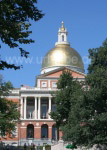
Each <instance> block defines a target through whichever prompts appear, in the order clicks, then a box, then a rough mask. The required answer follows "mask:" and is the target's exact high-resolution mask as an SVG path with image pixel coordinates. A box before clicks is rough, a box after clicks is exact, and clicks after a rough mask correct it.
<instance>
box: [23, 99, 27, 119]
mask: <svg viewBox="0 0 107 150" xmlns="http://www.w3.org/2000/svg"><path fill="white" fill-rule="evenodd" d="M26 100H27V99H26V97H24V119H26Z"/></svg>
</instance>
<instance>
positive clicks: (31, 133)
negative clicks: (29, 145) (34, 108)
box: [27, 124, 34, 138]
mask: <svg viewBox="0 0 107 150" xmlns="http://www.w3.org/2000/svg"><path fill="white" fill-rule="evenodd" d="M27 138H34V125H33V124H29V125H28V126H27Z"/></svg>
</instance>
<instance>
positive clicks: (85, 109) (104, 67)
mask: <svg viewBox="0 0 107 150" xmlns="http://www.w3.org/2000/svg"><path fill="white" fill-rule="evenodd" d="M89 58H90V59H91V63H90V65H89V67H88V75H87V77H86V79H85V83H83V84H78V83H77V82H76V83H74V86H73V88H74V89H76V90H75V91H73V92H71V91H70V92H68V90H67V91H66V90H65V89H67V88H68V86H64V87H65V88H63V90H62V91H63V92H62V95H63V93H66V99H68V101H69V102H70V103H69V104H70V105H69V106H68V105H66V104H65V102H64V99H65V98H63V99H62V101H63V102H64V103H63V102H62V104H63V105H62V111H61V112H59V111H56V114H53V116H52V117H53V118H54V119H55V120H56V121H57V122H58V121H60V120H62V122H61V121H60V122H61V123H60V124H59V126H60V128H61V130H62V131H63V139H64V140H67V141H72V142H73V143H75V144H76V145H79V146H93V145H95V144H96V145H97V146H99V147H100V148H101V147H102V145H105V146H107V40H105V41H104V43H103V45H102V46H100V47H99V48H95V49H90V50H89ZM62 76H63V75H62ZM61 79H62V78H60V80H59V81H60V82H61V83H63V80H61ZM71 79H72V77H71ZM65 80H66V83H67V82H68V81H67V80H68V79H67V78H66V79H65ZM59 81H58V82H59ZM65 85H66V84H65ZM77 85H79V86H80V87H79V86H77ZM69 89H72V85H69ZM57 93H61V88H60V89H59V90H58V91H57ZM57 93H56V95H55V101H56V102H57V101H60V100H61V98H62V97H61V94H60V95H59V97H58V94H57ZM59 106H60V104H59V103H57V110H58V108H59ZM63 108H64V109H63ZM60 109H61V108H60ZM65 110H67V115H66V117H65V118H64V117H63V112H64V113H65ZM58 113H59V114H58ZM54 115H56V116H62V118H61V119H60V118H58V117H56V116H54ZM56 118H57V119H56ZM63 121H66V122H65V123H63ZM103 148H104V147H103ZM106 148H107V147H106Z"/></svg>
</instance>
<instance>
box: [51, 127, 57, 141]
mask: <svg viewBox="0 0 107 150" xmlns="http://www.w3.org/2000/svg"><path fill="white" fill-rule="evenodd" d="M52 139H53V140H57V139H58V130H57V128H56V125H55V124H54V125H53V126H52Z"/></svg>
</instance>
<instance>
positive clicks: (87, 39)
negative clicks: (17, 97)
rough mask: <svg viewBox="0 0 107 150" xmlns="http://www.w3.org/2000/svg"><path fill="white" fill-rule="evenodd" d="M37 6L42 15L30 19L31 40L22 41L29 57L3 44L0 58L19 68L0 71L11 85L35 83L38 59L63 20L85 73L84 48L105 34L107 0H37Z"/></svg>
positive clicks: (97, 43) (50, 45) (52, 41)
mask: <svg viewBox="0 0 107 150" xmlns="http://www.w3.org/2000/svg"><path fill="white" fill-rule="evenodd" d="M37 7H38V8H39V9H40V10H42V12H43V13H44V14H45V16H44V17H43V18H42V19H41V20H39V21H38V22H33V21H32V22H31V24H32V26H31V28H30V29H31V30H32V35H31V36H30V37H31V38H32V39H34V40H35V43H33V44H30V45H22V47H23V48H25V49H27V50H28V51H29V52H30V55H29V58H28V59H25V58H21V57H20V54H19V53H18V50H17V49H9V47H8V46H6V45H3V47H2V50H0V54H1V58H2V59H4V60H6V61H7V62H10V63H12V62H13V63H15V64H16V65H23V68H22V69H20V70H17V71H15V70H13V69H5V70H3V71H0V74H2V75H3V78H4V80H5V81H11V82H12V84H13V86H14V87H18V88H19V87H20V85H22V84H24V85H29V86H35V79H36V76H37V75H39V74H40V70H41V64H42V59H43V57H44V56H45V55H46V53H47V52H48V51H49V50H50V49H52V48H54V47H55V42H57V32H58V29H59V28H60V26H61V22H62V21H64V23H65V27H66V28H67V31H68V33H69V34H68V41H69V42H70V45H71V47H72V48H74V49H76V50H77V52H78V53H79V54H80V55H81V57H82V58H83V62H84V67H85V73H87V68H88V64H89V62H90V61H89V60H88V58H87V57H88V50H89V49H90V48H96V47H99V46H101V44H102V42H103V41H104V40H105V39H106V38H107V0H38V4H37Z"/></svg>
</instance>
